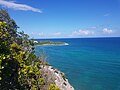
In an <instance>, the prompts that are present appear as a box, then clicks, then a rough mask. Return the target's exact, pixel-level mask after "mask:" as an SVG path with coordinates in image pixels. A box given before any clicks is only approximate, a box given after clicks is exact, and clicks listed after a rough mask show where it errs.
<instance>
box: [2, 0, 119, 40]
mask: <svg viewBox="0 0 120 90" xmlns="http://www.w3.org/2000/svg"><path fill="white" fill-rule="evenodd" d="M0 8H2V9H6V10H7V11H8V12H9V14H10V16H11V17H12V18H13V19H14V20H15V21H16V23H17V25H18V26H19V27H20V28H19V29H18V30H19V31H24V32H25V33H27V34H28V35H29V36H30V37H31V38H84V37H120V0H0Z"/></svg>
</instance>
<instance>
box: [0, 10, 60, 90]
mask: <svg viewBox="0 0 120 90" xmlns="http://www.w3.org/2000/svg"><path fill="white" fill-rule="evenodd" d="M17 28H18V26H17V25H16V23H15V21H14V20H13V19H11V18H10V16H9V14H8V13H7V12H6V11H5V10H0V90H9V89H11V90H15V89H17V90H40V89H41V88H42V87H43V85H45V84H46V83H45V79H44V77H43V74H42V73H43V72H42V69H41V67H40V65H41V61H40V59H41V58H38V57H36V55H35V54H34V48H33V45H34V43H33V41H32V40H30V39H29V36H28V35H27V34H25V33H24V32H18V31H17ZM52 88H56V89H52ZM49 90H59V89H58V87H56V86H55V85H50V87H49Z"/></svg>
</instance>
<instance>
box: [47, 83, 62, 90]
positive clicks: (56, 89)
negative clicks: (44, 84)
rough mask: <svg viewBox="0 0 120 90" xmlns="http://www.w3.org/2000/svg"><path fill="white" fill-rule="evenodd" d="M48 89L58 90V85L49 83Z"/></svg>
mask: <svg viewBox="0 0 120 90" xmlns="http://www.w3.org/2000/svg"><path fill="white" fill-rule="evenodd" d="M48 90H60V88H59V87H58V86H55V84H50V86H49V88H48Z"/></svg>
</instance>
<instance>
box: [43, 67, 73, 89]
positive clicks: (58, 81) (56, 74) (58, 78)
mask: <svg viewBox="0 0 120 90" xmlns="http://www.w3.org/2000/svg"><path fill="white" fill-rule="evenodd" d="M41 68H43V71H44V72H45V73H47V75H48V81H51V80H53V81H54V83H55V85H56V86H58V87H59V88H60V90H75V89H74V88H73V87H72V86H71V84H70V83H69V82H68V79H66V78H65V76H64V73H62V72H61V71H59V70H57V69H56V68H53V67H52V66H47V65H45V66H41Z"/></svg>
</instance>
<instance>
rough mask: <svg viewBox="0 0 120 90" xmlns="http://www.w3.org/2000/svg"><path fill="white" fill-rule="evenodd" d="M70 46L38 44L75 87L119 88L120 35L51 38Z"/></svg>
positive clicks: (82, 89) (79, 89) (92, 89)
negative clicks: (117, 36)
mask: <svg viewBox="0 0 120 90" xmlns="http://www.w3.org/2000/svg"><path fill="white" fill-rule="evenodd" d="M52 41H63V42H67V43H69V45H68V46H37V47H36V48H35V50H36V54H37V55H38V54H39V52H40V51H41V50H44V52H45V53H46V55H47V57H48V60H47V61H48V62H49V63H50V64H51V65H53V66H54V67H55V68H58V69H59V70H61V71H62V72H64V73H65V74H66V77H67V78H68V80H69V82H70V83H71V84H72V85H73V87H74V88H75V90H120V38H81V39H52Z"/></svg>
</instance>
